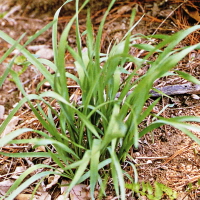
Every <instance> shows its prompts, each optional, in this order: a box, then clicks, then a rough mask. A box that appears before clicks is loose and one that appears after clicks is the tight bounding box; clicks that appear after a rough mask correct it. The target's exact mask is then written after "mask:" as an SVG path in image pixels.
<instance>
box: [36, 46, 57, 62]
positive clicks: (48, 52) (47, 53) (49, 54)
mask: <svg viewBox="0 0 200 200" xmlns="http://www.w3.org/2000/svg"><path fill="white" fill-rule="evenodd" d="M36 55H38V56H39V57H40V58H44V59H47V60H51V59H52V58H53V50H52V49H49V48H42V49H40V50H38V51H37V52H36Z"/></svg>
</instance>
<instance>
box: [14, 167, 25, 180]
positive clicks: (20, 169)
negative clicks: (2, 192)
mask: <svg viewBox="0 0 200 200" xmlns="http://www.w3.org/2000/svg"><path fill="white" fill-rule="evenodd" d="M24 171H26V166H20V167H16V169H15V171H14V172H13V175H12V176H11V178H13V179H18V178H19V176H20V175H21V174H22V173H23V172H24Z"/></svg>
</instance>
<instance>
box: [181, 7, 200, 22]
mask: <svg viewBox="0 0 200 200" xmlns="http://www.w3.org/2000/svg"><path fill="white" fill-rule="evenodd" d="M183 9H184V11H185V12H186V13H187V14H188V15H189V16H190V17H192V18H193V19H195V20H196V21H198V22H200V14H199V12H198V10H196V9H195V8H194V7H190V6H187V7H186V6H183Z"/></svg>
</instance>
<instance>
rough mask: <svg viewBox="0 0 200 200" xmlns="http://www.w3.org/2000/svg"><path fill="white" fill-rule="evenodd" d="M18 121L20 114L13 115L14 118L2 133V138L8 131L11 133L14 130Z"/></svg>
mask: <svg viewBox="0 0 200 200" xmlns="http://www.w3.org/2000/svg"><path fill="white" fill-rule="evenodd" d="M18 121H19V117H18V116H13V118H12V119H11V120H10V122H9V123H8V125H7V126H6V128H5V130H4V131H3V133H2V134H1V138H3V137H4V136H5V135H7V134H8V133H10V132H11V131H12V130H14V128H15V126H16V125H17V123H18Z"/></svg>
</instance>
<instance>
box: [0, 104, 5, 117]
mask: <svg viewBox="0 0 200 200" xmlns="http://www.w3.org/2000/svg"><path fill="white" fill-rule="evenodd" d="M4 113H5V107H4V106H2V105H0V119H3V118H4Z"/></svg>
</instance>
